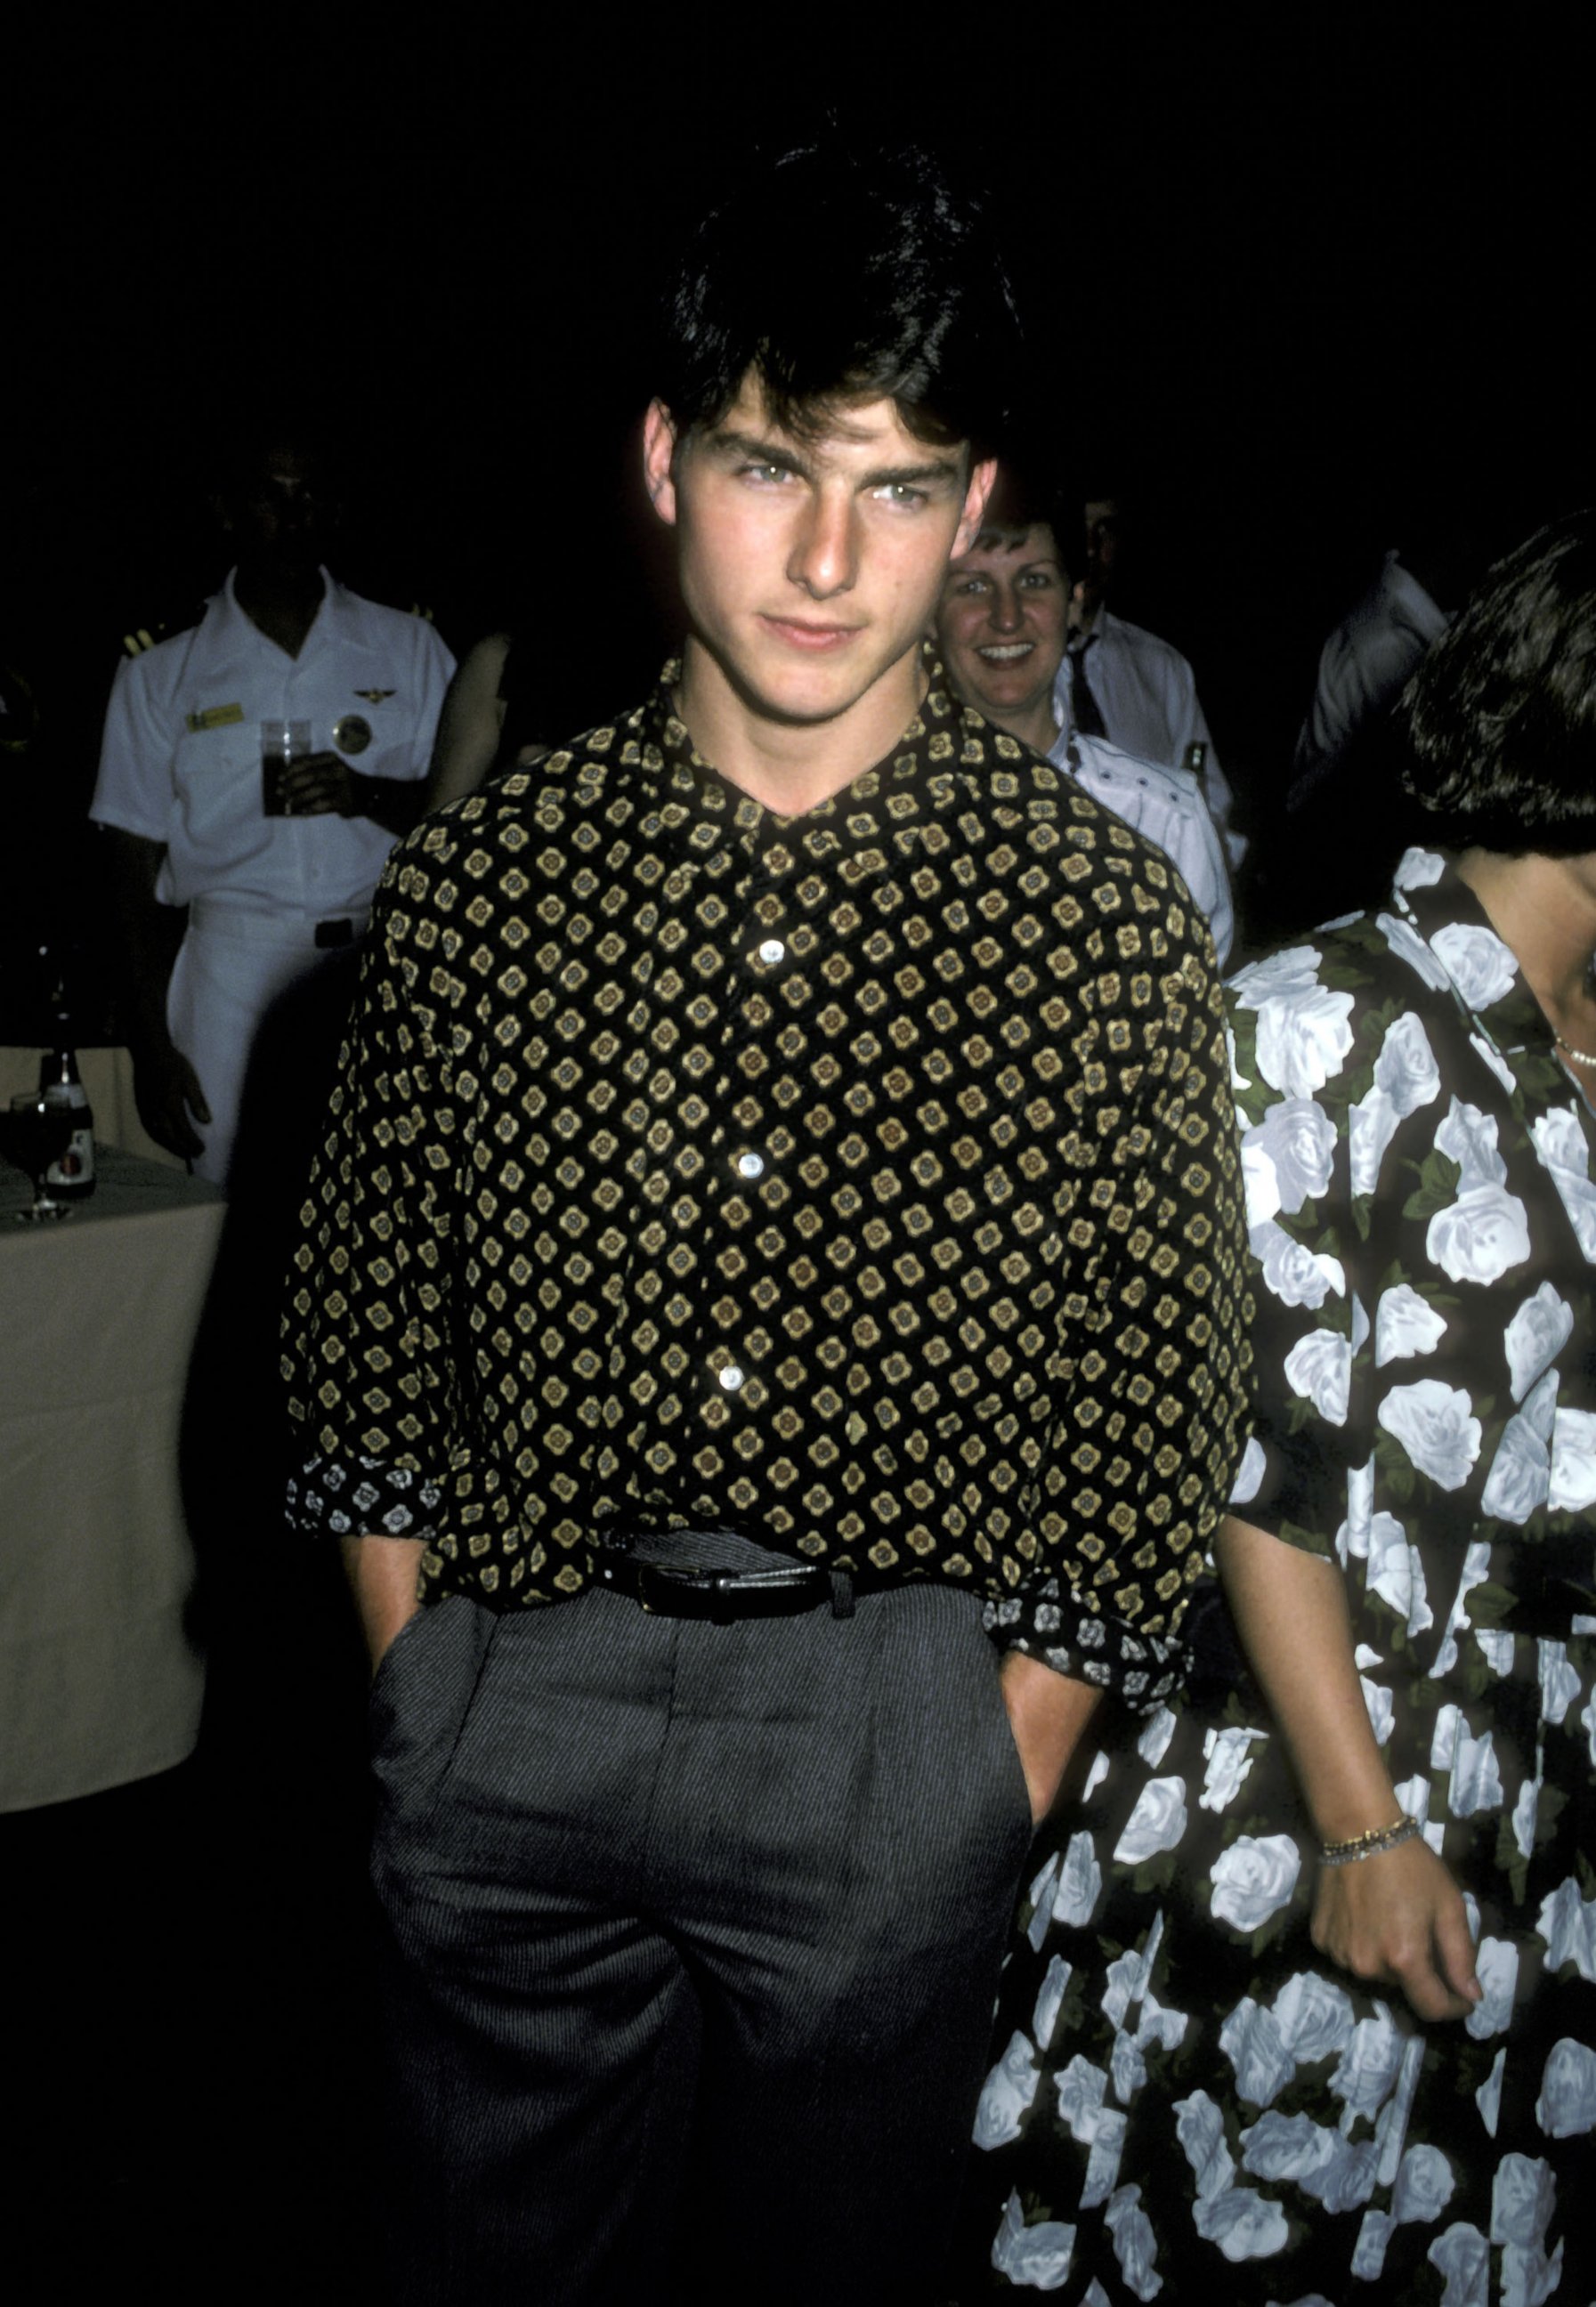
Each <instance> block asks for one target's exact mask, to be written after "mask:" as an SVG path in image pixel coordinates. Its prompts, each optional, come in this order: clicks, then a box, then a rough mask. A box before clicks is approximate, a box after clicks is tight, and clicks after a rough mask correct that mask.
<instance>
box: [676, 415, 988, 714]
mask: <svg viewBox="0 0 1596 2307" xmlns="http://www.w3.org/2000/svg"><path fill="white" fill-rule="evenodd" d="M644 468H645V475H646V477H647V480H648V491H649V494H650V495H651V496H652V498H653V500H654V505H655V509H656V511H657V512H658V513H659V515H660V517H661V519H664V520H666V521H669V522H672V523H673V524H674V527H675V528H676V531H677V536H678V547H679V568H680V572H681V580H682V594H683V596H684V599H685V602H686V606H687V613H688V619H689V622H690V624H691V629H692V631H693V633H694V635H695V636H696V638H697V639H698V640H699V642H700V643H701V644H702V646H703V647H704V648H706V649H707V650H708V653H709V655H710V656H711V657H712V658H713V659H714V661H715V664H716V666H717V667H718V669H719V671H720V673H721V674H722V675H723V676H724V677H725V680H726V681H727V682H728V683H729V684H730V686H731V688H732V689H733V690H734V691H735V692H736V694H737V696H738V697H739V699H741V701H742V705H743V707H744V708H751V709H752V711H753V712H754V713H755V714H756V715H758V716H759V717H760V718H763V719H767V720H771V721H777V722H784V723H787V724H790V725H797V726H812V725H823V724H826V723H828V722H834V721H836V720H837V719H838V718H839V717H841V716H844V715H845V714H846V713H848V712H849V711H850V709H851V708H853V707H854V706H855V705H858V704H859V703H860V702H861V700H862V699H865V698H866V697H867V696H868V695H869V694H870V692H871V691H872V690H874V689H875V688H876V685H877V684H878V683H879V682H881V681H882V680H883V679H884V678H885V677H886V676H887V675H888V673H891V672H892V671H893V670H894V669H895V668H896V667H897V666H899V665H902V663H903V661H904V659H905V656H908V655H909V654H910V653H911V652H912V651H913V650H914V649H915V648H917V646H918V643H919V640H920V637H921V635H922V633H923V632H924V631H925V630H926V628H927V626H928V625H929V623H930V622H931V613H932V611H933V609H934V607H935V605H936V601H937V596H938V591H939V588H940V585H941V581H942V577H943V573H944V571H945V570H946V569H947V566H948V555H949V553H952V552H953V551H955V550H956V549H957V548H958V547H961V546H962V545H965V544H966V543H967V542H968V541H969V539H970V538H971V537H973V536H974V533H975V529H976V527H977V526H978V524H979V520H980V514H981V510H982V506H983V505H984V503H985V501H986V496H987V492H988V491H989V489H990V488H991V478H992V467H991V465H989V464H983V465H980V466H977V467H975V469H974V472H972V471H971V470H970V469H969V459H968V452H967V450H964V449H962V448H943V447H939V446H931V445H928V444H927V443H926V442H923V441H917V440H916V439H915V438H914V434H913V433H910V432H909V431H908V430H907V429H906V427H905V425H904V423H903V421H902V419H901V418H900V416H898V413H897V407H896V406H895V404H894V403H893V402H892V401H890V400H873V401H869V402H865V403H863V404H862V405H858V406H840V407H838V409H837V414H836V416H835V418H834V420H833V421H832V422H831V424H830V425H828V429H827V430H826V431H825V432H824V433H822V434H821V435H820V437H819V439H818V440H817V441H814V442H800V441H796V440H794V438H793V437H792V436H791V434H789V433H785V432H783V431H782V429H781V428H780V427H779V426H778V425H775V424H774V423H773V422H772V420H771V418H770V416H769V414H768V410H767V407H766V405H765V399H764V394H763V392H762V391H761V390H760V388H759V382H758V380H757V379H755V378H753V377H748V378H745V379H744V381H743V384H742V390H741V391H740V392H739V394H738V396H737V399H736V400H735V401H734V403H733V405H732V407H730V408H729V409H728V410H727V411H726V413H725V416H723V417H722V418H721V420H720V421H719V423H718V424H716V425H708V426H706V427H704V428H703V429H702V430H699V431H694V432H692V433H689V434H688V435H687V437H686V438H685V439H684V440H678V438H677V436H676V433H675V428H674V425H673V424H672V422H671V418H670V416H669V414H668V412H667V411H666V410H665V408H664V407H662V406H661V404H660V403H659V402H658V401H656V402H655V404H654V406H653V407H651V408H650V410H649V412H648V423H647V425H646V426H645V432H644Z"/></svg>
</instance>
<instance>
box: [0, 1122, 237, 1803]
mask: <svg viewBox="0 0 1596 2307" xmlns="http://www.w3.org/2000/svg"><path fill="white" fill-rule="evenodd" d="M95 1157H96V1162H97V1164H98V1168H99V1186H98V1188H97V1190H96V1192H95V1194H94V1196H92V1198H91V1199H90V1201H88V1202H86V1203H83V1204H82V1205H80V1206H79V1207H78V1208H77V1209H76V1210H74V1211H73V1214H72V1215H71V1216H70V1217H68V1218H65V1219H63V1220H61V1221H59V1222H56V1223H52V1224H46V1225H38V1226H34V1225H19V1224H17V1223H15V1222H14V1221H13V1215H12V1213H13V1211H15V1210H18V1209H21V1208H24V1207H25V1206H26V1205H27V1204H28V1203H29V1202H30V1200H31V1198H32V1188H31V1186H30V1181H29V1180H28V1179H25V1178H24V1177H23V1176H22V1175H21V1172H20V1171H18V1170H16V1169H14V1168H13V1167H12V1165H11V1164H10V1163H8V1162H3V1161H0V1467H3V1469H4V1475H3V1479H0V1811H14V1810H28V1809H32V1808H36V1807H38V1806H39V1805H43V1804H47V1803H57V1802H64V1801H68V1800H71V1799H73V1798H74V1797H77V1796H80V1795H87V1794H93V1793H98V1792H99V1790H100V1789H102V1788H107V1787H115V1786H123V1785H126V1784H127V1783H129V1782H130V1781H131V1780H134V1779H140V1778H145V1777H149V1776H151V1775H152V1774H153V1773H155V1772H156V1771H164V1770H168V1769H170V1768H172V1767H173V1766H174V1765H175V1764H176V1763H177V1762H182V1761H183V1760H184V1758H185V1757H186V1756H187V1755H188V1754H190V1753H192V1751H193V1745H194V1742H195V1739H196V1737H197V1735H198V1730H199V1720H200V1703H201V1699H202V1694H203V1682H204V1669H203V1665H202V1660H201V1659H200V1656H199V1654H198V1652H197V1651H196V1650H195V1648H194V1647H193V1643H192V1642H191V1641H190V1639H189V1636H188V1634H187V1632H186V1630H185V1625H184V1611H185V1608H186V1606H187V1604H188V1602H189V1599H190V1596H191V1593H192V1589H193V1548H192V1546H191V1544H190V1541H189V1536H188V1531H187V1530H186V1527H185V1525H184V1514H183V1501H182V1496H181V1491H180V1487H179V1480H178V1428H179V1422H180V1419H181V1415H182V1410H183V1402H184V1392H185V1389H186V1385H187V1379H188V1363H189V1356H190V1351H191V1349H192V1346H193V1337H194V1332H195V1327H196V1325H197V1324H198V1321H199V1317H200V1311H201V1308H202V1304H203V1302H204V1298H205V1291H206V1286H207V1283H208V1282H209V1280H210V1271H211V1266H212V1264H213V1262H214V1260H215V1256H216V1249H217V1243H218V1239H219V1234H220V1231H221V1222H222V1217H223V1214H224V1208H225V1205H224V1202H223V1199H222V1196H221V1195H220V1194H219V1191H218V1190H217V1188H215V1187H213V1186H208V1185H205V1184H203V1183H202V1182H201V1181H200V1180H199V1179H193V1178H190V1177H189V1176H188V1175H187V1174H186V1173H185V1172H184V1171H181V1170H176V1169H173V1168H170V1167H168V1166H166V1165H163V1164H159V1163H157V1162H150V1161H145V1160H143V1159H142V1158H140V1157H139V1156H137V1155H133V1154H130V1153H122V1152H119V1151H118V1150H117V1149H116V1147H114V1146H110V1145H103V1144H97V1145H96V1149H95Z"/></svg>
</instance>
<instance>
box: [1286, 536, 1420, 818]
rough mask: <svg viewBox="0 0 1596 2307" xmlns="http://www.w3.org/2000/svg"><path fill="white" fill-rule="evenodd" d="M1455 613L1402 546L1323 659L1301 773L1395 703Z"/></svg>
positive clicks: (1303, 738) (1302, 739)
mask: <svg viewBox="0 0 1596 2307" xmlns="http://www.w3.org/2000/svg"><path fill="white" fill-rule="evenodd" d="M1448 622H1450V620H1449V619H1448V617H1447V614H1446V610H1445V609H1443V608H1440V607H1438V606H1437V604H1436V603H1435V602H1434V601H1433V600H1431V598H1430V596H1429V594H1428V593H1427V592H1426V591H1425V589H1424V587H1423V586H1422V585H1421V584H1420V582H1419V579H1417V577H1415V576H1414V575H1413V572H1412V570H1411V569H1404V568H1403V565H1402V562H1401V561H1400V560H1399V559H1398V558H1397V555H1396V553H1394V551H1393V552H1390V553H1387V554H1386V559H1385V564H1384V566H1383V567H1382V569H1381V570H1380V573H1379V575H1378V576H1377V578H1376V579H1375V581H1374V583H1373V584H1372V585H1371V586H1370V587H1369V590H1368V592H1367V593H1365V594H1363V595H1362V596H1361V597H1360V599H1359V600H1357V601H1356V602H1354V603H1353V605H1352V606H1351V608H1350V609H1349V610H1348V611H1347V613H1346V615H1345V616H1344V617H1343V619H1342V621H1341V622H1340V624H1339V625H1337V626H1336V628H1335V630H1334V632H1333V633H1332V634H1331V636H1330V638H1329V639H1328V640H1327V641H1326V643H1325V647H1324V651H1323V653H1322V655H1321V656H1320V658H1319V674H1318V682H1317V686H1316V687H1315V690H1314V697H1313V703H1312V704H1311V705H1310V706H1309V709H1308V718H1307V720H1306V721H1305V722H1304V723H1303V725H1302V732H1301V734H1300V736H1299V738H1298V740H1297V761H1296V766H1297V773H1298V775H1299V776H1301V775H1302V773H1303V772H1304V771H1305V770H1309V769H1315V768H1318V767H1319V766H1320V765H1321V764H1322V765H1324V766H1325V767H1328V766H1329V765H1330V764H1331V763H1332V762H1334V760H1335V759H1336V758H1337V756H1338V755H1339V754H1340V753H1341V752H1343V750H1344V749H1345V747H1346V745H1347V743H1348V742H1349V741H1350V740H1351V737H1352V736H1353V735H1354V734H1355V733H1356V732H1357V731H1358V729H1359V728H1360V727H1361V725H1362V724H1363V723H1364V722H1365V721H1366V720H1367V719H1368V718H1369V715H1370V714H1372V713H1377V712H1378V711H1380V710H1381V709H1382V708H1384V707H1385V706H1386V705H1388V704H1390V702H1391V700H1392V699H1393V698H1394V697H1395V696H1396V694H1397V692H1398V691H1399V690H1400V689H1401V688H1402V686H1403V682H1405V681H1406V680H1407V677H1408V675H1409V674H1410V673H1412V670H1413V668H1414V666H1415V665H1417V664H1418V662H1419V660H1420V657H1421V656H1423V655H1424V654H1425V652H1426V650H1427V649H1429V647H1430V646H1431V644H1432V643H1433V642H1435V641H1437V640H1439V639H1440V638H1441V635H1442V634H1443V633H1444V632H1445V631H1446V627H1447V624H1448Z"/></svg>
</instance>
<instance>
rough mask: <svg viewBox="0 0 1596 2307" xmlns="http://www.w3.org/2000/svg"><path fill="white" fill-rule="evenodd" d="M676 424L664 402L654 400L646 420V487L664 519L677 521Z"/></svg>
mask: <svg viewBox="0 0 1596 2307" xmlns="http://www.w3.org/2000/svg"><path fill="white" fill-rule="evenodd" d="M675 462H676V425H675V420H674V417H673V416H672V415H671V412H670V410H669V409H668V408H667V407H665V403H664V401H663V400H651V401H650V402H649V403H648V415H647V416H645V417H644V419H643V485H644V487H645V488H646V489H647V490H648V498H649V502H650V503H651V504H652V505H653V507H654V510H655V511H656V513H657V514H658V515H659V517H660V519H661V520H664V521H668V522H670V523H671V524H672V526H673V527H674V524H675V519H676V476H675V469H674V468H675Z"/></svg>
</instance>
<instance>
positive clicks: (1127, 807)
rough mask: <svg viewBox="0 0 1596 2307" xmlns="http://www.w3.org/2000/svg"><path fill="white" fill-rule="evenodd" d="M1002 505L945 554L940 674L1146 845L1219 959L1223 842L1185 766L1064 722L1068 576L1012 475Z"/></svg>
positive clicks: (1230, 912) (1227, 890)
mask: <svg viewBox="0 0 1596 2307" xmlns="http://www.w3.org/2000/svg"><path fill="white" fill-rule="evenodd" d="M1000 491H1001V492H1002V493H1003V494H1002V497H1001V500H1000V502H1001V503H1002V510H1001V513H1000V516H999V518H998V519H992V518H991V515H990V513H989V518H988V524H987V526H985V527H983V528H982V531H981V533H980V535H979V536H977V538H976V540H975V543H974V545H973V546H972V548H971V550H970V551H969V552H968V553H963V554H961V555H960V556H959V557H958V558H957V560H955V561H954V562H951V563H950V564H949V567H948V575H947V577H946V579H944V581H943V586H942V598H941V603H940V607H939V609H938V612H937V639H938V643H939V645H940V648H941V652H942V661H943V664H944V665H945V666H946V668H947V672H948V679H949V681H950V682H952V684H953V686H954V688H955V689H956V690H957V691H958V694H959V695H960V697H961V698H963V699H964V701H965V704H966V705H973V706H974V708H975V710H976V711H977V712H978V713H980V714H982V715H984V716H985V717H986V719H987V720H989V721H991V722H992V723H993V724H994V725H996V726H997V727H998V728H1000V729H1006V730H1007V731H1008V733H1009V735H1010V736H1011V737H1018V738H1020V739H1022V740H1023V741H1024V742H1025V743H1026V744H1030V745H1034V746H1035V747H1036V749H1037V750H1038V751H1039V752H1044V753H1046V754H1047V755H1048V757H1049V759H1051V760H1052V761H1054V762H1055V763H1056V764H1057V765H1058V767H1059V768H1067V769H1068V770H1069V771H1070V773H1071V775H1072V776H1075V777H1076V778H1077V779H1078V780H1079V782H1080V783H1081V784H1082V785H1085V788H1086V790H1087V792H1088V793H1092V794H1093V795H1094V797H1095V798H1096V799H1097V800H1098V801H1100V802H1103V805H1104V806H1105V808H1108V809H1111V810H1113V812H1114V814H1115V815H1116V817H1120V818H1123V819H1124V820H1125V822H1126V824H1127V825H1129V826H1133V827H1134V828H1136V830H1137V832H1138V833H1141V834H1144V835H1146V838H1147V839H1148V840H1149V841H1151V842H1154V843H1155V844H1156V845H1157V846H1158V847H1159V848H1160V849H1162V850H1163V853H1164V854H1165V856H1167V857H1168V858H1169V859H1170V861H1171V863H1172V864H1173V865H1174V866H1175V867H1176V868H1177V869H1178V870H1179V871H1180V875H1181V878H1182V879H1184V881H1185V883H1186V886H1187V888H1188V889H1189V890H1190V891H1191V894H1192V896H1193V898H1194V900H1195V901H1196V904H1197V907H1198V909H1199V911H1200V912H1202V913H1204V914H1206V917H1207V922H1208V926H1209V929H1210V930H1211V931H1212V932H1213V937H1214V952H1215V953H1216V954H1217V956H1218V957H1219V962H1220V965H1221V966H1222V967H1223V965H1224V963H1225V961H1226V959H1227V958H1228V956H1229V954H1230V949H1231V939H1232V937H1233V935H1234V931H1235V913H1234V908H1233V905H1232V902H1231V884H1230V874H1229V872H1228V870H1226V864H1225V853H1224V845H1223V842H1222V841H1221V839H1220V836H1219V831H1218V828H1216V827H1215V825H1214V820H1213V819H1212V818H1211V817H1210V815H1209V813H1208V808H1207V804H1206V802H1205V800H1204V797H1203V793H1202V789H1201V787H1200V786H1199V785H1198V784H1197V779H1196V777H1195V776H1192V775H1191V773H1190V771H1189V770H1187V769H1181V768H1166V767H1165V766H1163V764H1162V763H1160V762H1157V761H1153V760H1147V759H1138V758H1137V756H1136V755H1135V754H1133V753H1130V752H1128V751H1126V750H1123V749H1122V748H1121V747H1120V746H1119V745H1116V744H1111V743H1110V742H1109V741H1108V740H1107V739H1106V738H1104V737H1101V736H1089V735H1087V734H1085V733H1083V732H1082V731H1080V730H1078V729H1076V728H1072V726H1071V725H1070V719H1069V715H1068V698H1067V697H1066V703H1065V707H1064V708H1063V710H1062V711H1060V709H1059V708H1058V705H1057V703H1056V695H1057V691H1056V687H1055V684H1057V683H1060V682H1061V683H1062V684H1063V686H1064V689H1065V690H1066V691H1068V679H1069V676H1068V671H1065V672H1063V673H1060V665H1061V663H1062V660H1063V656H1064V646H1065V639H1066V635H1067V630H1068V605H1069V576H1068V571H1067V570H1065V568H1064V566H1063V563H1062V562H1061V561H1060V554H1059V547H1058V543H1057V540H1056V536H1055V532H1054V530H1053V528H1052V527H1051V524H1050V523H1049V522H1047V521H1046V520H1043V519H1036V518H1033V517H1032V511H1033V509H1032V507H1031V506H1030V504H1029V503H1028V502H1025V500H1024V499H1023V495H1022V493H1021V485H1019V484H1017V483H1014V482H1010V481H1009V480H1008V476H1005V479H1004V481H1002V482H1000Z"/></svg>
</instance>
